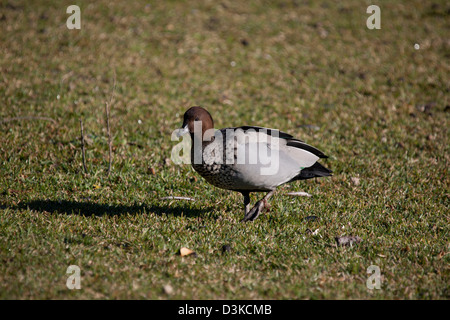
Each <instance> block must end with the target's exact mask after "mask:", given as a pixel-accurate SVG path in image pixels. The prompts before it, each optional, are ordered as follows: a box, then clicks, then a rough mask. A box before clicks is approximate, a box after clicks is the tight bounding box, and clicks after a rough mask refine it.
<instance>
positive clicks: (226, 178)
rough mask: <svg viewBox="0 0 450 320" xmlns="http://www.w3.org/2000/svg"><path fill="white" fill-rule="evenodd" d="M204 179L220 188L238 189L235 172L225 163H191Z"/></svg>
mask: <svg viewBox="0 0 450 320" xmlns="http://www.w3.org/2000/svg"><path fill="white" fill-rule="evenodd" d="M192 167H193V168H194V170H195V171H197V172H198V173H199V174H200V175H201V176H202V177H203V178H205V180H206V181H208V182H209V183H211V184H212V185H213V186H216V187H218V188H222V189H232V190H233V189H239V185H238V181H237V180H238V179H236V178H237V172H236V171H234V170H233V167H232V165H227V164H192Z"/></svg>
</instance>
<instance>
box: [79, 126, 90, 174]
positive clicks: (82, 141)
mask: <svg viewBox="0 0 450 320" xmlns="http://www.w3.org/2000/svg"><path fill="white" fill-rule="evenodd" d="M80 127H81V153H82V155H83V168H84V172H85V173H88V169H87V167H86V152H85V149H84V134H83V121H82V120H81V119H80Z"/></svg>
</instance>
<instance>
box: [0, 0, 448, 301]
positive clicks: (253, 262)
mask: <svg viewBox="0 0 450 320" xmlns="http://www.w3.org/2000/svg"><path fill="white" fill-rule="evenodd" d="M70 4H73V3H72V2H70V1H33V2H32V3H30V2H29V1H17V2H16V1H12V0H8V1H2V2H0V26H1V29H2V32H0V44H1V46H0V48H1V49H0V50H1V54H0V120H1V119H8V118H13V117H20V116H43V117H51V118H53V119H54V120H55V121H56V122H55V123H53V122H51V121H45V120H34V121H33V120H18V121H9V122H2V123H0V261H1V263H0V298H3V299H17V298H19V299H92V298H102V299H103V298H106V299H117V298H124V299H129V298H149V299H322V298H329V299H346V298H351V299H383V298H386V299H448V298H449V295H450V294H449V283H450V281H449V280H450V279H449V274H450V270H449V260H450V256H449V254H448V253H449V197H450V195H449V160H450V153H449V145H450V143H449V132H448V128H449V127H450V121H449V104H450V102H449V83H450V81H449V76H448V74H449V71H450V70H449V69H450V68H449V63H448V62H449V49H450V48H449V42H448V32H449V22H448V21H449V19H448V15H449V14H448V12H449V6H448V3H446V2H445V1H434V4H433V3H427V2H425V1H395V2H388V1H378V2H377V3H376V4H378V5H379V6H380V7H381V17H382V20H381V27H382V29H381V30H368V29H367V28H366V19H367V17H368V16H369V15H368V14H366V8H367V6H368V5H369V4H371V3H366V2H361V1H357V0H354V1H346V2H345V4H338V3H337V2H336V1H309V2H308V1H306V2H305V1H276V2H272V1H271V2H269V1H252V2H251V3H250V2H248V3H247V2H242V1H240V2H231V1H221V2H220V3H215V2H211V1H205V2H195V3H194V2H187V1H161V2H146V1H133V2H131V1H127V2H123V3H122V2H119V3H111V2H110V1H96V2H94V3H91V1H78V2H77V4H78V5H80V7H81V17H82V29H81V30H68V29H67V28H66V26H65V21H66V19H67V17H68V16H69V15H68V14H66V13H65V12H66V8H67V6H69V5H70ZM244 39H245V40H246V42H245V41H243V40H244ZM243 43H247V44H248V45H244V44H243ZM415 43H418V44H420V50H415V49H414V44H415ZM232 61H234V62H235V66H234V67H233V66H231V62H232ZM114 72H115V73H116V81H117V86H116V90H115V101H114V103H113V105H112V109H111V126H112V133H113V154H114V160H113V170H112V174H111V175H110V176H109V177H108V175H107V171H106V170H107V167H108V145H107V135H106V129H105V128H106V126H105V115H104V105H105V101H107V100H108V99H109V97H110V94H111V88H112V85H113V78H114ZM58 97H59V99H58ZM192 105H201V106H203V107H205V108H207V109H208V110H209V111H210V112H211V114H212V115H213V117H214V120H215V125H216V127H217V128H221V127H227V126H239V125H257V126H267V127H272V128H279V129H281V130H283V131H286V132H289V133H291V134H293V135H295V136H296V137H298V138H300V139H303V140H305V141H307V142H308V143H310V144H312V145H314V146H316V147H318V148H319V149H321V150H323V151H324V152H325V153H326V154H327V155H329V156H330V159H329V160H327V161H325V162H324V164H325V165H326V166H327V167H329V168H331V169H332V170H333V171H334V176H333V177H332V178H326V179H318V180H313V181H305V182H297V183H293V184H291V185H287V186H284V187H282V188H280V189H279V191H278V193H277V194H276V195H275V196H274V197H273V198H272V199H271V203H272V208H271V211H270V212H267V213H264V214H262V215H261V217H260V218H258V219H257V220H256V221H254V222H253V223H246V224H243V223H240V222H239V220H240V219H242V217H243V212H242V198H241V195H240V194H237V193H232V192H226V191H224V190H220V189H217V188H214V187H212V186H210V185H208V184H207V183H206V182H205V181H204V180H203V179H202V178H200V177H198V176H197V174H196V173H195V172H194V171H193V170H192V169H191V168H190V166H188V165H183V166H178V165H175V164H173V163H172V162H170V160H166V159H170V154H171V150H172V147H173V146H174V145H175V144H176V142H173V141H171V140H170V136H171V133H172V131H173V130H174V129H176V128H178V127H179V126H180V125H181V122H182V115H183V113H184V111H185V110H186V109H187V108H188V107H189V106H192ZM424 105H428V107H427V108H423V106H424ZM80 119H82V120H83V123H84V127H85V135H86V136H87V140H88V145H87V147H86V148H87V153H86V156H87V165H88V169H89V174H84V173H83V167H82V161H81V147H80V140H79V135H80V134H79V120H80ZM139 120H141V124H139V122H138V121H139ZM0 122H1V121H0ZM153 172H154V174H153ZM354 177H358V178H359V179H360V183H359V185H356V184H355V183H354V182H352V178H354ZM290 191H306V192H308V193H310V194H312V195H313V196H312V197H311V198H303V197H301V198H293V197H289V196H286V195H285V193H286V192H290ZM164 196H189V197H193V198H195V199H196V201H195V202H189V201H163V200H159V199H160V198H161V197H164ZM261 196H262V194H253V195H252V202H254V201H256V200H257V199H258V198H259V197H261ZM308 216H317V217H318V219H316V220H313V219H309V220H308V219H305V218H306V217H308ZM316 230H318V231H317V232H315V233H312V232H311V231H313V232H314V231H316ZM341 235H357V236H359V237H361V238H362V239H363V241H362V243H360V244H358V245H356V246H353V247H336V246H335V245H334V243H335V240H334V238H335V237H336V236H341ZM224 245H229V246H230V247H231V250H230V251H229V252H227V253H222V246H224ZM181 247H188V248H190V249H192V250H194V251H195V252H196V253H197V256H196V257H194V256H188V257H181V256H179V255H178V254H177V252H178V250H179V249H180V248H181ZM69 265H78V266H79V267H80V268H81V276H82V278H81V287H82V288H81V290H68V289H67V288H66V280H67V277H68V275H66V270H67V267H68V266H69ZM370 265H377V266H379V267H380V269H381V274H382V288H381V290H369V289H367V287H366V280H367V278H368V276H369V275H368V274H367V271H366V270H367V268H368V267H369V266H370ZM165 285H170V286H171V287H172V288H173V292H167V291H164V290H163V287H164V286H165Z"/></svg>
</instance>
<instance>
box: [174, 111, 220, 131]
mask: <svg viewBox="0 0 450 320" xmlns="http://www.w3.org/2000/svg"><path fill="white" fill-rule="evenodd" d="M199 125H201V130H202V131H201V137H204V134H205V131H206V130H209V129H213V128H214V121H213V118H212V117H211V115H210V114H209V112H208V111H206V110H205V109H204V108H202V107H191V108H189V109H188V110H187V111H186V112H185V113H184V119H183V125H182V127H181V129H180V131H178V136H183V135H185V134H187V133H190V134H191V136H194V134H195V135H197V134H200V132H198V133H197V132H195V128H199V127H200V126H199Z"/></svg>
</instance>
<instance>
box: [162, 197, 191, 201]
mask: <svg viewBox="0 0 450 320" xmlns="http://www.w3.org/2000/svg"><path fill="white" fill-rule="evenodd" d="M159 200H189V201H195V199H194V198H189V197H163V198H159Z"/></svg>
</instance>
